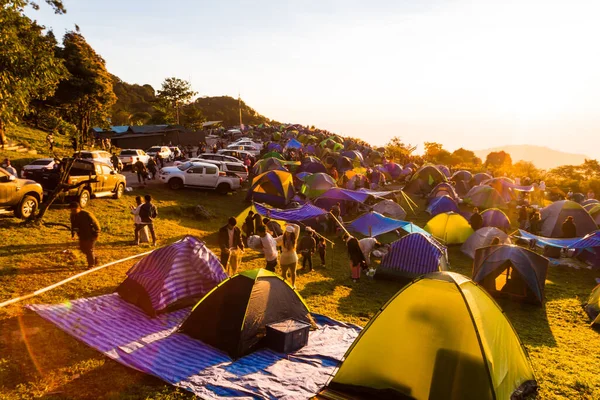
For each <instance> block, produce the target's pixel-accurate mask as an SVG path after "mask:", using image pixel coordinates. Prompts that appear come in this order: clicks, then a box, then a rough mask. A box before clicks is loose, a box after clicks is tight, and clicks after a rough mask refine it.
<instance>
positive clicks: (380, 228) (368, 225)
mask: <svg viewBox="0 0 600 400" xmlns="http://www.w3.org/2000/svg"><path fill="white" fill-rule="evenodd" d="M346 226H347V227H348V229H350V230H351V231H354V232H358V233H360V234H362V235H364V236H370V237H374V236H379V235H383V234H384V233H388V232H392V231H395V230H396V229H403V230H404V231H406V232H409V233H411V232H418V233H423V234H424V235H426V236H430V234H429V233H428V232H425V231H424V230H423V229H421V228H419V227H418V226H417V225H415V224H413V223H410V222H407V221H400V220H397V219H393V218H388V217H385V216H383V215H381V214H379V213H378V212H375V211H371V212H368V213H365V214H363V215H361V216H360V217H358V218H357V219H355V220H354V221H352V222H349V223H347V224H346Z"/></svg>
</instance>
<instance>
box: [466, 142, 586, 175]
mask: <svg viewBox="0 0 600 400" xmlns="http://www.w3.org/2000/svg"><path fill="white" fill-rule="evenodd" d="M495 151H505V152H507V153H508V154H510V156H511V158H512V160H513V162H517V161H520V160H523V161H531V162H532V163H533V164H534V165H535V166H536V167H538V168H541V169H552V168H556V167H558V166H561V165H581V164H583V162H584V161H585V159H586V158H588V159H589V158H590V157H586V156H585V155H583V154H573V153H566V152H564V151H560V150H554V149H551V148H549V147H545V146H534V145H528V144H527V145H509V146H500V147H494V148H491V149H484V150H474V152H475V155H477V157H479V158H481V159H482V160H483V161H485V158H486V157H487V155H488V154H490V153H492V152H495Z"/></svg>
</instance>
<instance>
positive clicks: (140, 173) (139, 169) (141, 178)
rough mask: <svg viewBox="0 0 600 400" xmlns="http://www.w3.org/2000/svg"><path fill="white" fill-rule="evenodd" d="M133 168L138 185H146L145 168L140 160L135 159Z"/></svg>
mask: <svg viewBox="0 0 600 400" xmlns="http://www.w3.org/2000/svg"><path fill="white" fill-rule="evenodd" d="M133 167H134V168H135V172H136V173H137V178H138V183H142V182H143V184H144V185H145V184H146V174H147V173H148V172H147V171H146V166H145V165H144V163H143V162H142V161H141V160H140V158H139V157H138V158H136V162H135V164H133Z"/></svg>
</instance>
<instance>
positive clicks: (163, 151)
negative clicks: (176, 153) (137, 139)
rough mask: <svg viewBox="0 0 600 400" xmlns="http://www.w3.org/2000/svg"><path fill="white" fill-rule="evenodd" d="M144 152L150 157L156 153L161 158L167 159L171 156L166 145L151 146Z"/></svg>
mask: <svg viewBox="0 0 600 400" xmlns="http://www.w3.org/2000/svg"><path fill="white" fill-rule="evenodd" d="M146 154H148V155H149V156H150V157H156V155H157V154H158V156H159V157H160V158H162V159H163V160H168V159H170V158H171V157H172V153H171V149H169V147H168V146H152V147H150V148H149V149H148V150H146Z"/></svg>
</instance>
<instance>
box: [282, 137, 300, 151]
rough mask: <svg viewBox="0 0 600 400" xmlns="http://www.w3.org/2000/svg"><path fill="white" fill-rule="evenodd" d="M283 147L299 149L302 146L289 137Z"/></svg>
mask: <svg viewBox="0 0 600 400" xmlns="http://www.w3.org/2000/svg"><path fill="white" fill-rule="evenodd" d="M285 147H287V148H290V149H299V148H301V147H302V143H300V142H299V141H297V140H296V139H290V141H289V142H287V144H286V145H285Z"/></svg>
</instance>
